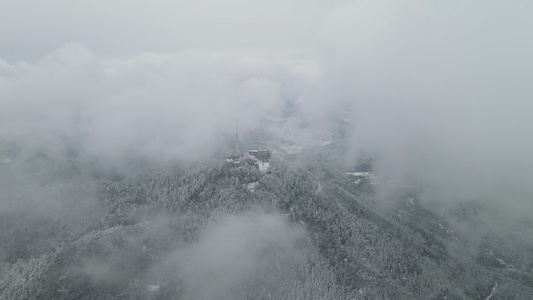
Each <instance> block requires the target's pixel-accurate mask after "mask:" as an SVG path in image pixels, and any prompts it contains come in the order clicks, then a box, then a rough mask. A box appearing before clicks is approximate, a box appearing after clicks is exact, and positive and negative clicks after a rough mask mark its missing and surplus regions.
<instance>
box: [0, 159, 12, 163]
mask: <svg viewBox="0 0 533 300" xmlns="http://www.w3.org/2000/svg"><path fill="white" fill-rule="evenodd" d="M12 161H13V160H12V159H11V158H6V159H4V160H3V161H0V164H8V163H10V162H12Z"/></svg>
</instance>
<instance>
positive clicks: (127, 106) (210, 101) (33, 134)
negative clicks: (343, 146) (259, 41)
mask: <svg viewBox="0 0 533 300" xmlns="http://www.w3.org/2000/svg"><path fill="white" fill-rule="evenodd" d="M313 68H316V67H313V63H312V62H309V61H308V59H305V58H302V57H300V56H298V55H297V56H296V58H295V59H291V58H287V57H286V56H281V55H279V54H276V53H269V52H265V53H254V52H250V51H217V50H196V51H184V52H180V53H177V54H173V55H161V54H155V53H142V54H138V55H133V56H126V57H118V58H102V57H98V56H96V55H94V53H93V52H92V51H91V50H90V49H88V48H86V47H85V46H83V45H81V44H69V45H67V46H65V47H63V48H60V49H58V50H56V51H54V52H52V53H51V54H49V55H48V56H45V57H44V58H42V59H41V60H39V61H38V62H36V63H34V64H29V63H18V64H9V63H7V62H5V61H4V62H3V63H2V64H1V71H0V72H2V74H4V77H3V80H2V82H1V85H0V87H1V93H2V98H3V99H6V100H5V101H3V102H2V110H1V113H0V117H1V118H2V120H3V121H2V122H3V125H2V128H1V129H0V134H1V135H2V136H3V137H4V138H6V139H8V140H9V139H14V140H17V142H18V143H21V144H23V145H24V146H26V147H25V148H27V149H31V150H35V149H39V150H41V151H45V152H48V153H49V154H51V155H56V156H59V157H63V156H65V155H66V153H67V152H69V151H72V148H74V150H76V151H78V152H80V155H82V156H83V155H84V156H102V157H110V158H113V159H120V158H121V157H123V156H124V155H125V154H128V153H129V154H134V155H138V156H145V157H147V158H148V159H151V160H158V161H169V160H172V159H200V158H205V157H209V156H210V155H211V154H212V153H213V152H214V148H216V147H217V146H218V145H220V143H221V142H222V141H223V139H224V138H225V136H226V135H227V134H231V133H232V132H233V131H234V126H235V120H236V119H239V123H240V124H241V127H242V128H241V130H242V131H244V132H246V130H250V129H254V128H256V127H257V126H258V123H259V122H258V120H259V118H261V117H264V116H267V115H269V114H279V112H280V111H281V109H282V108H283V106H284V104H285V101H286V99H285V98H284V97H283V93H287V92H285V90H289V89H290V90H291V92H293V93H294V92H296V93H298V88H299V87H298V85H299V84H301V82H306V81H308V80H309V78H310V77H313V76H315V73H316V72H317V71H316V70H315V69H313Z"/></svg>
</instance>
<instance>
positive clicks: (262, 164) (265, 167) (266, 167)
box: [258, 162, 270, 172]
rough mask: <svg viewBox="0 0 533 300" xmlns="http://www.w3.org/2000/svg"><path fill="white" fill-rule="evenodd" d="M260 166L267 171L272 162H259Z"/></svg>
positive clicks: (260, 169)
mask: <svg viewBox="0 0 533 300" xmlns="http://www.w3.org/2000/svg"><path fill="white" fill-rule="evenodd" d="M258 166H259V171H261V172H267V171H268V169H269V168H270V163H269V162H259V164H258Z"/></svg>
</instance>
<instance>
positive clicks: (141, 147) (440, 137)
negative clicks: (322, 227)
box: [0, 0, 533, 203]
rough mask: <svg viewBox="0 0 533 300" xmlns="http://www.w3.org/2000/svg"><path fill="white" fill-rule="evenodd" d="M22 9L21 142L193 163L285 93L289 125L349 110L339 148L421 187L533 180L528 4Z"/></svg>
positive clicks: (16, 97)
mask: <svg viewBox="0 0 533 300" xmlns="http://www.w3.org/2000/svg"><path fill="white" fill-rule="evenodd" d="M24 5H25V4H17V5H13V6H10V7H9V8H8V9H7V10H3V11H2V14H3V15H2V18H0V19H1V20H3V21H4V22H12V23H13V24H16V25H20V26H15V25H14V26H0V28H1V29H0V35H1V36H3V37H6V38H7V39H3V40H4V41H5V42H3V43H1V44H0V47H2V49H6V50H8V51H3V52H4V53H6V54H5V57H4V58H5V60H3V61H0V74H2V77H1V81H0V96H1V98H2V102H1V104H0V105H1V107H0V108H1V110H0V118H1V120H2V126H1V128H0V134H1V136H2V137H3V138H4V139H7V138H10V139H17V140H18V141H19V142H20V143H24V144H25V145H26V146H27V147H26V148H27V149H38V148H45V149H47V151H49V152H55V153H57V155H58V156H62V155H64V154H65V153H68V152H69V150H68V149H71V148H75V149H77V151H78V152H80V153H81V155H82V156H108V157H111V158H113V159H119V158H122V157H124V156H125V153H129V154H133V155H137V156H145V157H148V158H149V159H155V160H159V161H169V160H172V159H199V158H205V157H208V156H209V155H210V154H211V153H212V149H213V148H215V147H216V145H219V144H220V141H221V140H222V135H223V134H225V133H231V132H233V127H234V124H235V119H236V118H238V119H239V123H240V124H241V128H242V130H243V131H245V130H246V129H245V128H256V127H257V123H258V121H257V120H258V119H259V118H260V117H261V116H264V115H267V114H269V113H274V114H276V113H279V112H280V111H283V108H284V107H283V106H284V105H285V104H286V103H289V102H290V103H291V105H295V106H296V107H297V109H296V113H295V115H297V117H298V119H292V120H289V121H288V122H287V124H288V126H291V128H290V129H292V128H294V127H298V126H299V125H301V124H302V123H306V124H311V125H310V126H309V128H310V130H311V131H312V132H313V133H314V132H318V131H319V130H321V129H322V130H323V129H324V128H326V130H327V128H328V126H329V125H330V124H331V123H330V121H331V119H330V117H331V116H332V115H334V113H335V112H336V111H338V109H339V107H341V106H342V107H348V106H349V107H351V109H352V112H353V116H352V123H351V124H352V134H351V139H350V140H351V149H352V153H351V156H352V157H356V156H357V154H358V153H360V152H366V153H374V154H376V156H379V157H380V158H381V159H380V160H379V161H380V163H379V166H378V169H379V170H380V172H382V173H388V175H389V177H394V178H396V179H398V180H403V181H411V182H419V183H420V184H421V185H424V186H426V188H427V190H428V191H430V192H428V194H427V195H428V198H434V199H437V198H438V199H441V200H439V201H451V200H452V199H482V198H492V199H494V200H493V201H501V199H504V198H506V197H511V198H520V199H522V200H521V202H524V203H527V202H528V201H529V200H527V199H529V198H530V195H532V194H533V191H532V189H531V188H529V184H528V183H527V178H528V177H529V176H528V173H529V170H530V169H531V168H532V167H533V165H532V163H531V162H532V160H531V159H529V153H531V152H532V150H533V143H532V142H530V141H529V140H530V139H528V138H527V128H531V127H532V125H533V124H532V122H531V121H530V119H531V118H529V115H528V113H529V111H531V110H532V108H533V107H532V106H533V102H532V101H530V95H531V94H532V92H533V91H532V88H531V86H530V81H531V80H530V78H531V75H532V74H531V69H532V65H533V61H532V58H531V55H530V53H531V52H532V50H533V49H532V48H533V43H532V42H531V41H532V40H533V39H531V32H530V30H529V28H531V27H532V25H533V24H532V22H533V21H532V20H533V18H532V16H531V12H532V11H533V9H532V8H531V4H530V3H527V2H516V3H512V4H501V3H496V2H486V1H469V2H464V1H446V2H441V3H424V2H419V1H407V0H406V1H368V0H360V1H339V2H337V1H335V2H331V1H328V2H325V1H313V2H302V1H296V0H295V1H289V2H287V1H285V2H283V3H282V2H279V3H276V2H274V3H270V4H268V5H267V4H258V3H255V4H251V3H244V2H242V1H237V0H231V1H229V2H227V3H226V2H225V3H224V5H221V4H218V3H214V2H205V3H204V2H202V3H197V2H194V3H192V2H189V1H182V2H180V3H169V2H166V1H157V2H155V3H153V4H152V5H151V6H146V5H144V4H141V3H140V2H128V3H127V4H126V3H123V2H121V1H113V2H111V3H108V2H106V4H105V5H103V2H99V1H96V2H91V3H84V4H77V5H74V4H69V5H65V3H62V2H61V1H53V2H49V3H47V7H48V10H49V14H36V13H35V10H30V9H28V7H25V6H24ZM28 5H30V4H28ZM36 5H37V4H36ZM39 5H42V4H39ZM35 7H36V8H39V6H38V5H37V6H35ZM214 11H216V14H214V13H213V12H214ZM17 13H23V14H17ZM19 15H22V16H25V17H22V18H19V17H17V18H16V19H14V16H19ZM4 17H5V18H4ZM30 19H32V20H33V19H35V22H29V21H28V20H30ZM58 20H62V21H61V22H60V21H58ZM62 22H63V23H62ZM44 25H46V26H44ZM36 26H38V28H37V27H36ZM47 28H50V29H47ZM37 29H39V30H37ZM45 33H46V34H45ZM36 35H39V36H47V39H46V40H43V39H42V38H38V37H37V36H36ZM28 41H32V43H31V45H34V44H35V45H37V46H36V47H29V46H27V45H28V43H29V42H28ZM71 41H80V42H81V43H82V44H83V45H82V44H69V45H68V46H65V47H62V48H60V49H56V48H57V47H58V45H61V44H64V43H67V42H71ZM25 45H26V46H25ZM30 48H31V49H30ZM53 49H56V50H55V51H52V50H53ZM50 51H52V54H50V55H48V56H45V57H44V58H41V59H39V60H37V61H36V62H30V63H28V62H24V61H20V62H13V61H17V60H19V59H20V58H21V57H25V56H27V57H29V58H28V59H29V60H31V58H36V57H41V56H42V55H43V53H47V52H50ZM30 52H31V54H30ZM15 53H17V54H16V55H15ZM284 130H285V129H283V130H281V131H280V132H283V131H284ZM305 135H306V134H305V133H302V136H305ZM71 152H72V151H71ZM502 184H503V185H505V188H504V189H501V188H498V187H500V186H501V185H502ZM430 187H431V188H430ZM452 190H453V191H455V192H453V193H452V192H450V191H452ZM502 191H505V192H502ZM509 191H512V193H511V194H512V195H513V196H509ZM496 199H497V200H496ZM517 201H518V200H517ZM516 203H518V202H516Z"/></svg>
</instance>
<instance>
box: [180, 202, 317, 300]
mask: <svg viewBox="0 0 533 300" xmlns="http://www.w3.org/2000/svg"><path fill="white" fill-rule="evenodd" d="M310 245H311V244H310V240H309V238H308V236H307V233H306V231H305V230H304V229H303V228H301V227H298V226H296V225H294V224H292V225H291V224H289V223H288V222H287V220H285V219H284V218H283V216H281V215H278V214H265V213H263V212H248V213H246V214H242V215H233V216H224V217H222V218H221V219H220V220H218V221H216V222H213V223H211V224H210V225H209V226H207V228H206V229H205V231H204V232H203V234H202V235H201V236H200V237H199V240H198V241H197V242H196V243H194V244H192V245H190V246H188V247H186V248H185V249H181V250H179V251H177V252H176V253H174V254H173V255H172V256H171V261H172V262H173V264H175V266H176V268H177V272H178V276H179V280H180V281H181V282H182V284H183V297H184V299H233V298H234V297H235V294H233V293H236V292H237V294H240V293H242V292H243V291H242V290H243V289H246V287H248V288H251V289H253V290H256V291H259V290H260V289H261V288H262V287H263V288H270V289H272V290H271V291H272V293H276V292H279V290H283V288H287V287H288V288H291V284H290V283H291V282H292V281H296V280H297V278H296V277H297V276H294V275H295V274H297V272H298V268H297V265H298V264H304V263H305V261H306V259H307V256H306V255H308V254H309V253H307V252H306V251H311V249H312V247H311V246H310ZM304 247H308V249H305V248H304ZM262 268H265V269H266V270H262ZM272 269H275V270H276V271H275V273H273V272H274V271H273V270H272ZM272 280H273V281H274V282H275V285H274V286H269V285H271V284H273V282H269V281H272ZM232 295H233V296H232Z"/></svg>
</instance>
